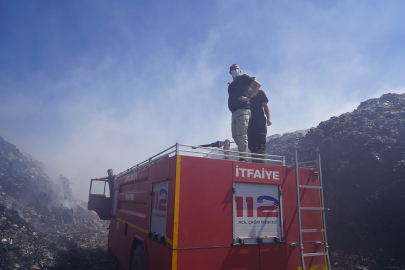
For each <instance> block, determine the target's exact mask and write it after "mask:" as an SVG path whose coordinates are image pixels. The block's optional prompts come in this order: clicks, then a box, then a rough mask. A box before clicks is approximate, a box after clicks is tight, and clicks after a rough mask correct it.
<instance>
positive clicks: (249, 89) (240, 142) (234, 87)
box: [228, 64, 261, 162]
mask: <svg viewBox="0 0 405 270" xmlns="http://www.w3.org/2000/svg"><path fill="white" fill-rule="evenodd" d="M229 74H231V76H232V79H233V81H232V82H231V83H230V84H229V85H228V94H229V98H228V108H229V110H230V111H231V112H232V124H231V129H232V138H233V139H234V141H235V143H236V145H237V146H238V150H239V153H240V154H239V155H240V156H241V158H240V159H239V161H245V162H246V161H247V159H246V158H247V151H248V147H247V146H248V145H247V144H248V143H247V128H248V125H249V119H250V102H249V101H250V99H251V98H252V97H253V96H254V95H255V94H256V93H257V91H258V90H259V88H260V86H261V84H260V83H259V82H258V81H256V80H254V79H253V78H252V77H250V76H248V75H246V74H243V75H242V74H241V71H240V68H239V66H238V65H237V64H233V65H232V66H231V67H230V70H229Z"/></svg>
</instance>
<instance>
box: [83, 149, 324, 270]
mask: <svg viewBox="0 0 405 270" xmlns="http://www.w3.org/2000/svg"><path fill="white" fill-rule="evenodd" d="M212 150H213V149H211V148H207V147H198V146H190V145H185V144H179V143H177V144H176V145H174V146H172V147H170V148H168V149H166V150H165V151H163V152H161V153H159V154H158V155H156V156H153V157H151V158H149V159H147V160H145V161H144V162H142V163H140V164H138V165H135V166H134V167H132V168H130V169H128V170H126V171H124V172H122V173H120V174H119V175H118V176H117V180H116V181H115V184H114V190H113V198H110V197H109V191H108V184H107V183H106V182H105V181H104V180H96V179H91V181H90V193H89V202H88V209H89V210H94V211H96V212H97V214H98V215H99V217H100V219H103V220H110V226H109V234H108V249H109V252H111V253H113V254H114V255H115V256H116V257H117V258H118V260H119V261H120V262H121V263H122V265H123V266H124V267H125V269H131V270H134V269H141V270H146V269H148V270H165V269H167V270H169V269H171V270H206V269H224V270H230V269H235V270H236V269H249V270H264V269H275V270H282V269H286V270H297V269H300V270H301V269H304V270H305V269H322V270H325V269H330V267H329V265H330V263H329V255H328V244H327V240H326V228H325V225H326V224H325V215H324V210H325V208H324V206H323V195H322V174H321V168H320V157H318V160H317V161H316V162H314V164H315V165H316V166H312V167H311V165H309V162H306V163H304V164H302V165H303V166H304V167H300V165H301V164H299V163H298V161H297V157H296V160H295V165H291V166H287V165H285V162H284V157H282V156H274V155H265V156H263V158H262V159H263V160H264V162H265V164H262V163H250V162H239V161H236V159H238V154H239V153H238V152H236V151H230V150H227V151H222V152H221V151H218V150H217V151H214V152H213V151H212ZM230 153H231V155H230ZM232 154H233V155H232ZM219 158H220V159H219ZM232 159H235V160H232ZM253 159H254V158H253ZM100 184H102V185H103V186H104V192H95V188H94V187H95V186H96V185H100ZM97 193H98V194H97Z"/></svg>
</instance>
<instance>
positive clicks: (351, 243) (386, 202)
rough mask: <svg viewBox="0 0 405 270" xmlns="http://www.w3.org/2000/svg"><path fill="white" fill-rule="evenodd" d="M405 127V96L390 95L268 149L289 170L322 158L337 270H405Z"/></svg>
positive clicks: (271, 143) (287, 136) (274, 142)
mask: <svg viewBox="0 0 405 270" xmlns="http://www.w3.org/2000/svg"><path fill="white" fill-rule="evenodd" d="M404 125H405V94H385V95H382V96H381V97H380V98H374V99H370V100H367V101H365V102H362V103H361V104H360V105H359V106H358V108H357V109H356V110H354V111H353V112H351V113H345V114H342V115H340V116H338V117H332V118H330V119H329V120H327V121H324V122H321V123H320V124H319V125H318V126H317V127H316V128H312V129H310V130H309V131H308V132H307V133H306V134H305V135H300V134H292V133H288V134H284V135H283V136H281V137H278V138H274V139H271V140H269V141H268V143H267V149H266V150H267V152H268V153H271V154H275V155H285V156H286V162H287V164H288V163H292V162H293V161H294V152H295V150H297V151H298V160H299V161H310V160H315V159H316V156H317V154H318V153H320V154H321V159H322V171H323V180H324V195H325V205H326V206H327V207H329V208H331V209H332V210H331V211H329V212H327V213H326V214H327V216H326V221H327V229H328V241H329V245H330V248H331V249H330V250H331V251H332V254H331V259H332V261H333V263H332V266H333V269H345V270H347V269H405V256H404V254H405V232H404V228H405V127H404Z"/></svg>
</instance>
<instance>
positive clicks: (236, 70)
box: [229, 64, 241, 80]
mask: <svg viewBox="0 0 405 270" xmlns="http://www.w3.org/2000/svg"><path fill="white" fill-rule="evenodd" d="M229 74H231V76H232V78H233V80H235V79H236V78H237V77H238V76H240V75H241V72H240V68H239V66H238V64H233V65H232V66H231V67H230V68H229Z"/></svg>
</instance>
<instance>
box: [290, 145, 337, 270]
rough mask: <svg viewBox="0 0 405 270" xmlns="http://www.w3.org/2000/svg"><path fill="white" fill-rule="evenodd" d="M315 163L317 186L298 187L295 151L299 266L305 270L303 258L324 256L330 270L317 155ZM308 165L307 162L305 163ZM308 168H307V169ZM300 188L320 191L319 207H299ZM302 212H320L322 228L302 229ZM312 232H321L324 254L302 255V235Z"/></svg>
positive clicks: (319, 158) (319, 162)
mask: <svg viewBox="0 0 405 270" xmlns="http://www.w3.org/2000/svg"><path fill="white" fill-rule="evenodd" d="M315 162H316V167H317V168H316V169H318V170H319V186H308V185H300V184H299V176H298V155H297V151H295V179H296V186H297V213H298V235H299V247H300V255H301V265H302V270H305V262H304V258H305V257H314V256H326V258H327V260H326V261H327V267H328V270H330V269H331V268H330V259H329V251H328V248H329V246H328V240H327V235H326V222H325V210H328V209H327V208H325V206H324V199H323V185H322V170H321V155H319V154H318V159H317V160H316V161H315ZM305 163H309V162H305ZM307 168H309V167H307ZM300 188H302V189H305V188H315V189H319V190H320V193H321V194H320V195H321V196H320V199H321V207H301V200H300ZM302 210H305V211H306V210H309V211H314V210H318V211H321V212H322V227H323V229H305V230H303V229H302V226H301V211H302ZM314 232H322V233H323V240H324V241H323V243H321V244H322V245H323V246H324V252H321V253H304V246H303V242H302V234H303V233H314Z"/></svg>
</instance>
